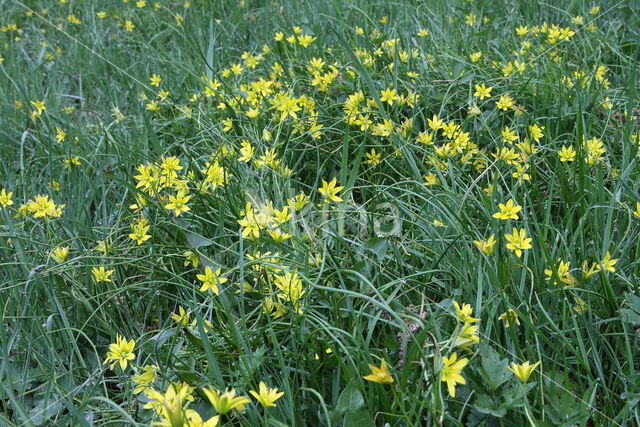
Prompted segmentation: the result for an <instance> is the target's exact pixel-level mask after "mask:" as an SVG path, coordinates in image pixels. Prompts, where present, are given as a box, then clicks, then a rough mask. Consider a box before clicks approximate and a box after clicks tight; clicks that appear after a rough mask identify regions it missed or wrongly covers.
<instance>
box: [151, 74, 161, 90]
mask: <svg viewBox="0 0 640 427" xmlns="http://www.w3.org/2000/svg"><path fill="white" fill-rule="evenodd" d="M160 80H162V79H161V78H160V76H159V75H157V74H153V75H152V76H151V77H149V82H150V83H151V86H155V87H159V86H160Z"/></svg>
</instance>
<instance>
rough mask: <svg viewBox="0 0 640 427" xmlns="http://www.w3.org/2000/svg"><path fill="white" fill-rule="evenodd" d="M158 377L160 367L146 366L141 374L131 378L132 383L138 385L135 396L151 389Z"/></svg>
mask: <svg viewBox="0 0 640 427" xmlns="http://www.w3.org/2000/svg"><path fill="white" fill-rule="evenodd" d="M157 375H158V367H157V366H155V365H146V366H145V367H144V370H143V371H142V373H141V374H138V375H134V376H133V377H131V381H133V383H134V384H135V385H136V388H135V389H134V390H133V392H134V393H135V394H138V393H141V392H143V391H145V390H147V389H148V388H149V386H150V385H151V383H152V382H154V381H155V380H156V377H157Z"/></svg>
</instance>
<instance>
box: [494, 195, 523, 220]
mask: <svg viewBox="0 0 640 427" xmlns="http://www.w3.org/2000/svg"><path fill="white" fill-rule="evenodd" d="M498 207H499V208H500V212H496V213H494V214H493V217H494V218H498V219H504V220H507V219H518V212H520V211H521V210H522V206H518V205H514V204H513V199H509V200H508V201H507V203H506V204H504V205H503V204H502V203H499V204H498Z"/></svg>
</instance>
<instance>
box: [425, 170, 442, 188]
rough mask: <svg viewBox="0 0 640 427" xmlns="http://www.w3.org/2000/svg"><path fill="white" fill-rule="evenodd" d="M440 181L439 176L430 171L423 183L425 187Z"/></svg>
mask: <svg viewBox="0 0 640 427" xmlns="http://www.w3.org/2000/svg"><path fill="white" fill-rule="evenodd" d="M439 183H440V181H439V180H438V177H437V176H435V175H434V174H432V173H430V174H429V175H424V182H423V183H422V185H424V186H425V187H431V186H432V185H438V184H439Z"/></svg>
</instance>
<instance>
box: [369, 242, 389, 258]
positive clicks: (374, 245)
mask: <svg viewBox="0 0 640 427" xmlns="http://www.w3.org/2000/svg"><path fill="white" fill-rule="evenodd" d="M364 247H365V248H366V249H368V250H369V251H371V252H373V253H374V254H375V255H376V256H377V257H378V259H381V258H382V257H384V256H385V254H386V253H387V247H388V241H387V239H386V238H384V237H372V238H370V239H369V240H367V241H366V242H365V244H364Z"/></svg>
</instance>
